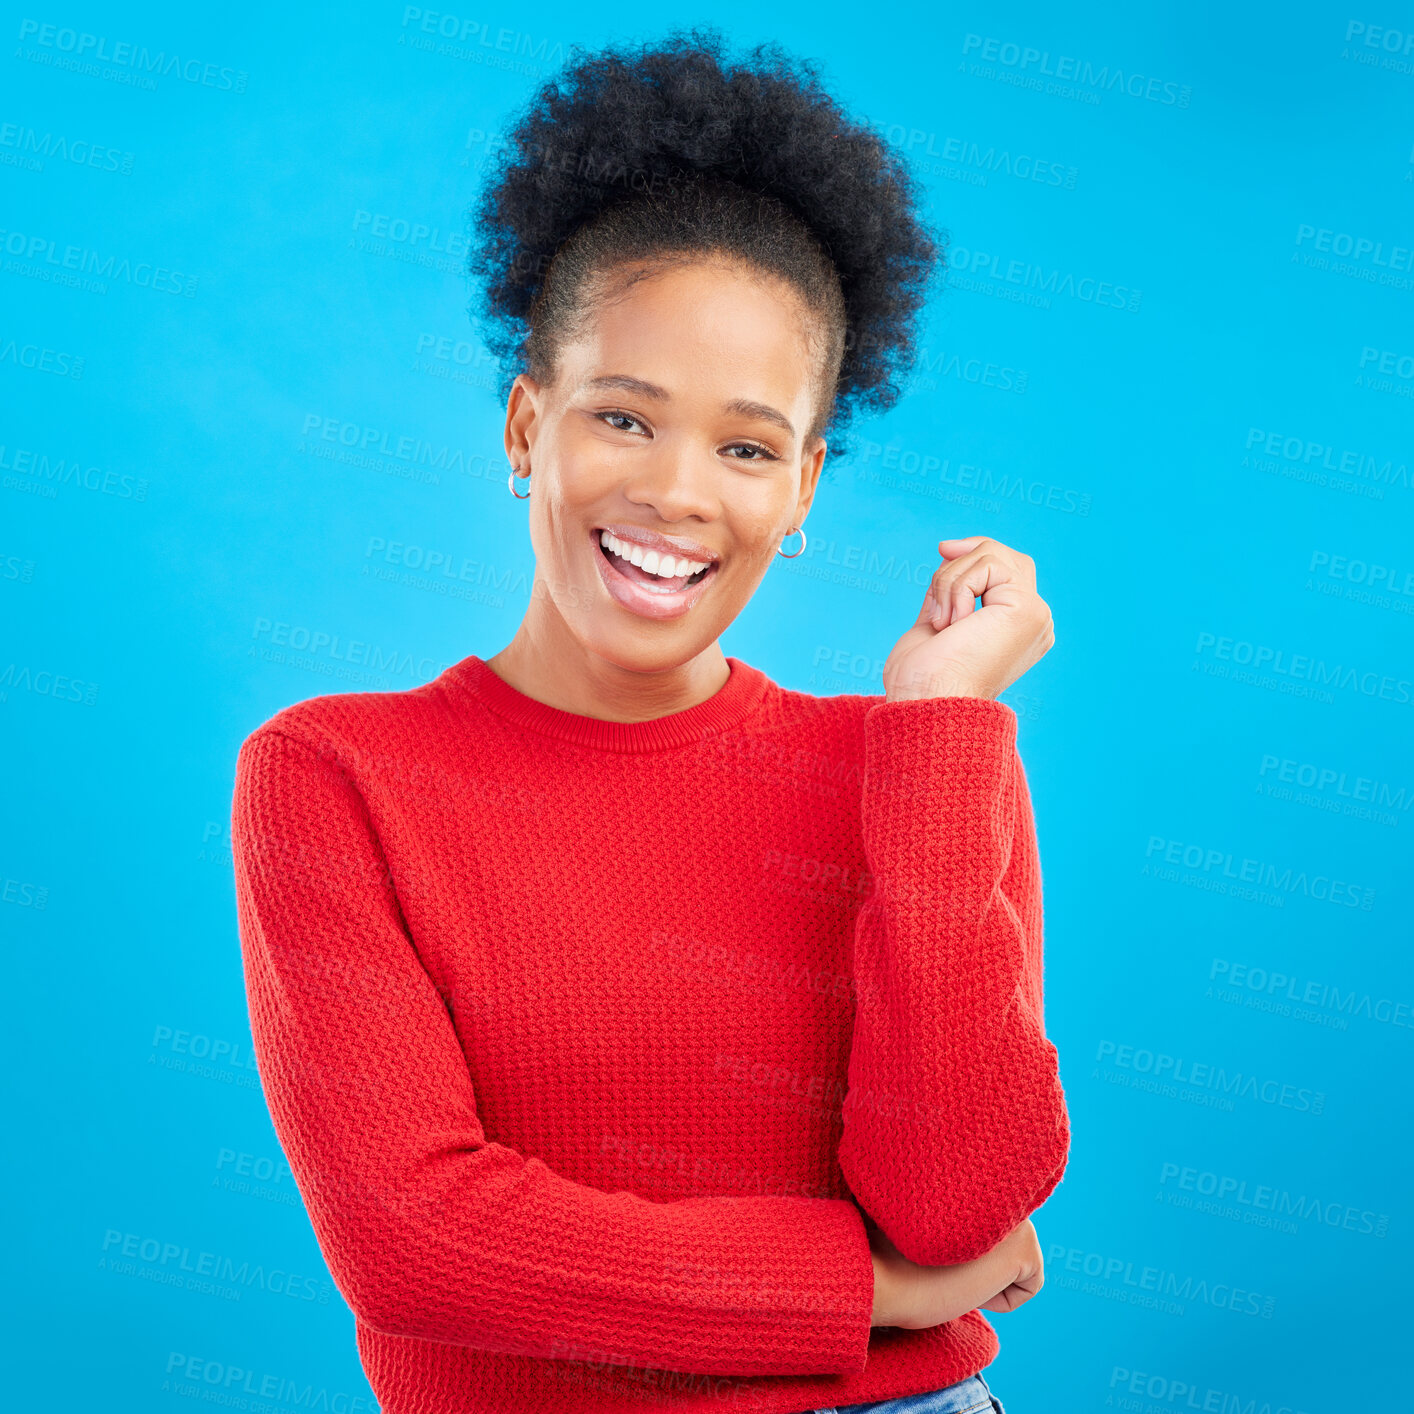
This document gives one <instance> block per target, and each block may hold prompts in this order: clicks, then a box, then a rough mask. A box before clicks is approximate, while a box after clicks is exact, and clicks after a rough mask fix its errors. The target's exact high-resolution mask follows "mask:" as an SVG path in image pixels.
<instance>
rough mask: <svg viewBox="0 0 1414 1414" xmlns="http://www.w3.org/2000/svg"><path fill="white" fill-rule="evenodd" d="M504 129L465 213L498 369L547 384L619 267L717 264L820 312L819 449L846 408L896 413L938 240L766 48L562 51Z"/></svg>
mask: <svg viewBox="0 0 1414 1414" xmlns="http://www.w3.org/2000/svg"><path fill="white" fill-rule="evenodd" d="M571 54H572V60H571V63H570V64H569V66H568V67H567V68H566V69H565V71H564V72H563V73H562V74H561V75H560V76H559V77H557V78H555V79H552V80H551V81H549V82H548V83H546V84H545V85H543V86H542V87H541V88H540V90H539V91H538V92H537V93H536V94H535V95H534V96H533V97H532V98H531V100H530V101H529V103H528V105H527V106H526V108H525V109H524V110H523V111H522V112H521V113H520V114H519V115H518V116H517V117H516V119H515V121H514V122H513V123H512V125H511V127H510V131H509V132H508V134H507V141H506V145H505V147H504V148H503V149H502V150H501V153H500V155H499V157H498V158H497V159H495V160H494V161H493V163H492V164H491V170H490V172H489V181H488V184H487V187H486V190H485V191H484V193H483V195H482V196H481V198H480V201H479V203H478V204H477V205H476V206H475V208H474V210H473V213H472V229H473V240H472V244H471V253H470V255H469V257H468V260H467V272H468V274H470V275H471V276H472V277H473V278H474V279H475V280H476V282H477V284H478V286H479V287H480V291H481V309H482V311H483V312H482V314H481V317H480V318H477V310H476V308H475V307H473V310H472V315H473V318H474V319H475V320H476V322H477V324H478V325H479V326H480V331H481V337H482V339H483V341H484V342H485V344H486V345H487V347H488V349H489V350H490V351H491V353H492V354H493V355H494V356H495V357H496V358H497V360H498V361H499V363H500V366H501V370H502V384H501V390H500V391H501V394H502V396H503V397H504V396H506V395H507V394H508V393H509V390H510V385H511V383H512V382H513V381H514V377H515V371H514V370H515V369H516V368H519V367H524V368H526V369H527V370H528V371H529V372H530V374H531V376H532V377H535V378H536V379H537V380H541V381H545V380H548V379H551V378H553V372H554V367H555V351H556V348H557V347H558V344H559V341H560V339H562V338H563V337H564V336H565V335H566V334H567V333H569V332H572V331H573V329H574V328H575V327H576V324H577V321H578V320H579V319H581V318H582V317H583V316H584V315H585V313H586V312H588V310H589V309H590V308H592V306H593V300H594V297H595V295H596V294H597V293H599V292H601V291H602V289H603V279H602V277H604V276H605V275H607V274H608V273H609V272H610V271H611V270H613V269H614V267H616V266H619V265H621V264H623V263H625V262H628V261H635V262H637V261H647V262H649V264H650V266H651V268H654V269H656V268H659V267H660V266H662V265H663V264H665V263H667V262H669V261H671V260H674V259H680V258H689V259H690V258H694V257H696V256H699V255H702V254H718V255H724V256H729V257H735V258H739V259H744V260H745V261H747V262H748V263H750V264H752V265H754V266H755V267H757V268H759V269H762V270H764V271H767V272H769V273H771V274H775V275H777V276H780V277H783V278H784V279H786V280H787V281H788V282H790V284H791V285H792V286H794V288H795V289H796V290H797V291H798V292H799V294H800V295H801V296H802V297H803V299H804V301H805V304H806V306H807V308H809V309H810V310H811V311H812V312H813V313H815V315H816V316H817V323H818V326H819V330H820V332H821V333H822V334H823V336H824V337H823V346H822V347H821V348H820V350H819V351H818V352H819V355H820V356H819V363H818V366H819V368H820V369H821V375H820V378H821V388H820V394H821V396H820V397H819V398H818V400H817V401H818V412H817V415H816V423H815V425H814V426H813V427H812V429H811V431H812V432H816V433H824V432H826V431H827V430H828V431H829V432H830V433H831V443H830V450H831V451H832V452H839V451H841V450H843V442H842V441H840V440H838V435H837V434H839V433H841V432H842V431H843V430H844V427H845V425H846V424H847V422H848V421H849V418H850V416H851V415H852V413H853V412H854V410H855V408H856V407H857V406H864V407H867V408H869V409H871V410H873V411H883V410H885V409H887V408H889V407H891V406H893V404H894V403H895V402H896V401H897V400H898V397H899V395H900V392H901V389H900V388H899V386H898V382H897V381H896V380H897V378H898V376H899V375H900V374H901V373H903V372H906V371H907V369H908V368H909V367H910V366H911V364H912V362H913V356H914V345H915V340H916V325H917V316H918V312H919V310H920V308H921V307H922V305H923V302H924V299H925V298H926V294H927V289H928V285H929V281H930V279H931V278H932V276H933V274H934V271H935V267H936V268H940V267H941V264H942V254H943V239H942V237H941V236H935V235H934V234H933V233H932V232H930V231H929V230H928V228H927V227H926V226H925V225H924V223H923V221H922V220H921V218H920V217H919V215H918V213H917V209H916V208H917V204H918V203H917V197H916V188H915V184H914V180H913V177H912V174H911V173H910V172H909V170H908V168H907V166H906V165H905V163H904V160H903V157H902V155H901V154H900V153H899V152H898V151H897V150H896V149H894V148H893V147H891V146H890V145H889V144H888V143H887V142H886V141H885V139H884V138H883V137H881V136H880V135H879V134H878V133H877V132H876V131H875V130H874V129H873V128H871V127H869V126H867V125H865V124H862V123H859V122H855V121H854V120H852V119H850V118H849V117H847V116H846V115H845V113H844V112H843V111H842V109H841V108H840V106H839V105H838V103H836V101H835V100H834V99H833V98H832V97H831V96H830V95H829V94H828V93H827V92H826V91H825V90H824V88H823V87H822V86H821V82H820V78H819V74H818V71H817V69H816V67H815V66H814V65H813V64H812V63H811V62H810V61H808V60H802V59H800V58H798V57H795V56H792V55H790V54H787V53H786V52H785V51H784V50H782V49H781V48H780V46H778V45H776V44H772V43H768V44H760V45H757V46H756V47H755V48H754V49H753V50H751V52H750V54H749V56H748V57H747V58H746V59H745V60H744V61H743V62H741V63H738V64H735V65H733V64H731V63H730V62H729V61H727V60H725V59H724V57H723V54H724V41H723V39H722V37H721V35H720V33H719V32H718V31H717V30H716V29H715V28H712V27H696V28H693V29H690V30H687V31H674V32H673V33H671V34H670V35H668V37H667V38H666V39H664V40H661V41H658V42H651V41H650V42H646V43H644V44H643V45H641V46H640V47H639V48H637V49H633V48H626V47H624V46H619V45H616V46H615V47H614V48H612V49H609V50H605V51H603V52H600V53H590V52H587V51H585V50H584V49H583V48H582V47H580V46H576V47H575V49H573V50H572V51H571Z"/></svg>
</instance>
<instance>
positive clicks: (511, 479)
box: [506, 466, 530, 501]
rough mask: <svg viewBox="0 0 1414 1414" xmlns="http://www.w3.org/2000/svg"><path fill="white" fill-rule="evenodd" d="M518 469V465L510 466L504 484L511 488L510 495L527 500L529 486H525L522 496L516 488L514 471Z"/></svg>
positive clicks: (528, 497) (519, 499)
mask: <svg viewBox="0 0 1414 1414" xmlns="http://www.w3.org/2000/svg"><path fill="white" fill-rule="evenodd" d="M519 470H520V467H518V466H513V467H512V468H511V474H510V475H509V476H508V477H507V478H506V485H507V486H509V487H510V488H511V495H512V496H514V497H515V498H516V500H517V501H528V500H529V499H530V487H529V486H527V487H526V488H525V495H524V496H522V495H521V494H520V492H519V491H517V490H516V472H518V471H519ZM529 479H530V478H529V477H527V478H526V480H527V481H528V480H529Z"/></svg>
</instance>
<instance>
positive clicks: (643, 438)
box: [506, 258, 825, 672]
mask: <svg viewBox="0 0 1414 1414" xmlns="http://www.w3.org/2000/svg"><path fill="white" fill-rule="evenodd" d="M626 273H627V272H623V271H620V272H615V274H616V275H623V274H626ZM625 284H626V288H625V287H624V286H625ZM608 290H609V293H608V296H607V297H606V298H604V299H601V300H598V301H596V302H595V303H594V304H593V305H592V313H591V314H590V315H589V317H588V318H587V319H586V320H584V322H583V327H582V328H581V329H580V330H579V332H578V333H577V334H576V335H575V336H574V337H573V338H572V339H567V340H566V341H564V342H563V343H562V344H561V346H560V349H559V359H558V366H557V368H556V372H555V378H554V381H553V382H552V383H546V384H538V383H536V382H535V381H534V380H533V379H531V378H530V377H529V376H528V375H525V374H522V375H521V376H520V377H518V378H517V379H516V381H515V384H514V386H513V388H512V391H511V398H510V403H509V407H508V409H507V418H506V450H507V453H508V455H509V456H510V458H511V461H512V463H513V464H517V465H518V464H521V463H525V462H528V463H529V466H530V469H531V475H530V480H529V486H530V499H529V501H528V503H527V504H528V508H529V515H530V538H531V543H532V546H533V548H534V551H535V561H536V576H535V577H536V589H535V593H534V595H533V596H532V600H531V610H530V615H531V616H532V617H536V616H538V621H537V622H536V623H535V627H536V629H537V630H538V631H539V632H540V634H541V635H542V637H544V638H546V639H548V640H549V641H550V642H551V643H554V642H555V641H556V640H557V639H558V640H559V642H560V644H561V646H565V640H566V635H568V636H569V637H570V638H572V639H574V640H578V642H579V644H580V645H582V646H583V647H584V648H585V649H587V650H588V651H590V652H592V653H594V654H596V655H598V656H600V657H602V658H603V659H605V660H607V661H609V662H612V663H615V664H617V665H619V666H621V667H624V668H628V669H636V670H639V671H644V672H654V671H662V670H665V669H670V668H673V667H677V666H680V665H682V664H684V663H687V662H689V661H690V660H691V659H693V658H694V657H696V656H697V655H698V654H699V653H701V652H702V651H703V650H704V649H706V648H708V647H710V646H711V645H712V644H714V643H715V642H716V640H717V638H718V637H719V636H720V635H721V633H722V632H723V631H724V630H725V629H726V628H727V626H728V625H729V624H730V623H731V622H732V620H733V619H735V618H736V616H737V615H738V614H739V613H740V612H741V610H742V608H743V607H744V606H745V604H746V602H747V600H748V599H750V597H751V595H752V594H753V593H754V592H755V589H756V586H757V585H758V584H759V583H760V582H761V578H762V576H763V575H764V574H765V573H766V571H767V569H768V568H769V567H770V565H771V563H772V561H773V559H774V557H775V553H776V548H777V546H779V545H780V543H781V540H782V537H784V536H785V535H786V534H787V532H788V531H790V530H791V529H792V528H794V527H798V526H800V525H802V524H803V522H804V520H805V516H806V512H807V511H808V510H809V508H810V503H811V500H812V499H813V497H814V494H815V488H816V484H817V482H818V480H819V475H820V467H821V464H822V462H823V459H824V455H825V443H824V441H823V439H821V438H819V437H814V438H812V437H810V436H809V428H810V425H811V421H812V418H813V417H814V415H815V398H816V396H817V383H816V375H817V367H816V362H815V355H814V353H813V351H812V347H813V346H812V345H811V344H810V343H809V342H808V334H809V331H810V328H811V325H810V323H809V318H810V316H809V314H808V312H807V310H806V309H805V307H804V305H803V303H802V302H801V300H800V299H799V297H798V296H797V295H796V294H795V292H794V290H793V289H792V288H791V286H789V285H788V284H786V283H785V282H784V281H781V280H779V279H778V278H776V277H773V276H767V275H765V274H762V273H758V272H756V271H754V270H752V269H750V268H749V267H745V266H742V265H740V264H737V263H734V262H729V261H723V260H718V259H710V258H709V259H702V260H696V261H692V262H691V263H686V264H679V265H673V266H670V267H668V268H666V269H665V270H662V271H660V272H654V273H650V274H648V275H647V276H645V277H644V278H639V279H637V280H634V281H632V282H625V281H624V280H622V279H619V280H617V281H615V282H613V283H611V284H610V285H609V286H608ZM635 561H641V563H639V564H636V563H635Z"/></svg>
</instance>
